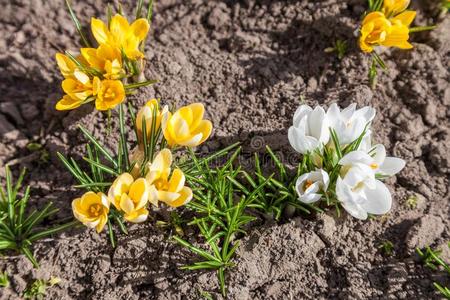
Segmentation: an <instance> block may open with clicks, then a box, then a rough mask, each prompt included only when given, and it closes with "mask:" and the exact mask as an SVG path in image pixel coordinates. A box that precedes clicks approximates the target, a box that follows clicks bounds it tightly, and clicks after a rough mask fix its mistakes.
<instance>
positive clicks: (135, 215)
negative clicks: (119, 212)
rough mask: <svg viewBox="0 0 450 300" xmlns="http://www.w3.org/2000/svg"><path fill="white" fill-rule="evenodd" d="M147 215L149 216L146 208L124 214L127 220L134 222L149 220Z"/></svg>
mask: <svg viewBox="0 0 450 300" xmlns="http://www.w3.org/2000/svg"><path fill="white" fill-rule="evenodd" d="M147 217H148V210H147V209H146V208H141V209H139V210H135V211H133V212H131V213H130V214H125V215H124V218H125V220H127V221H129V222H132V223H142V222H144V221H145V220H147Z"/></svg>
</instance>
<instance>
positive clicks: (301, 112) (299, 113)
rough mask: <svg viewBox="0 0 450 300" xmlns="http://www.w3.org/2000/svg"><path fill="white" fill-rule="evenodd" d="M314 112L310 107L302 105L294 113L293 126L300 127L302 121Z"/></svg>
mask: <svg viewBox="0 0 450 300" xmlns="http://www.w3.org/2000/svg"><path fill="white" fill-rule="evenodd" d="M311 111H312V108H311V107H310V106H309V105H300V106H299V108H297V110H296V111H295V113H294V118H293V125H294V126H295V127H298V124H299V123H300V121H301V120H302V119H303V118H304V117H305V116H307V115H308V114H309V113H310V112H311Z"/></svg>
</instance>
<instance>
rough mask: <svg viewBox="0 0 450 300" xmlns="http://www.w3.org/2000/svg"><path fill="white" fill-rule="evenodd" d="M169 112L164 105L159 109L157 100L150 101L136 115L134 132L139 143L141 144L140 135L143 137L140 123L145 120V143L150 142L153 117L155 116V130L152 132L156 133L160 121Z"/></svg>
mask: <svg viewBox="0 0 450 300" xmlns="http://www.w3.org/2000/svg"><path fill="white" fill-rule="evenodd" d="M168 112H169V108H168V106H167V105H164V107H163V108H162V109H160V105H159V101H158V100H157V99H151V100H150V101H148V102H147V103H146V104H145V105H144V106H143V107H142V108H141V109H140V110H139V112H138V113H137V115H136V131H137V134H138V140H139V143H142V139H143V138H142V135H143V131H144V130H143V128H142V123H143V120H145V127H146V128H145V131H146V133H147V141H149V140H150V134H151V132H152V124H153V116H154V115H155V116H156V120H155V129H154V132H155V133H156V132H157V131H158V129H159V128H160V127H161V121H162V119H163V118H164V117H165V116H166V115H167V113H168Z"/></svg>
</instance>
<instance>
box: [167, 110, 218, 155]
mask: <svg viewBox="0 0 450 300" xmlns="http://www.w3.org/2000/svg"><path fill="white" fill-rule="evenodd" d="M204 112H205V108H204V106H203V104H201V103H193V104H191V105H188V106H184V107H181V108H180V109H179V110H178V111H176V112H175V113H174V114H173V115H172V114H171V113H170V112H169V113H168V114H167V117H166V118H163V120H162V123H163V133H164V137H165V139H166V141H167V143H168V144H169V146H171V147H172V146H174V145H180V146H187V147H195V146H198V145H200V144H201V143H203V142H204V141H205V140H206V139H207V138H208V137H209V136H210V134H211V131H212V123H211V121H208V120H203V114H204Z"/></svg>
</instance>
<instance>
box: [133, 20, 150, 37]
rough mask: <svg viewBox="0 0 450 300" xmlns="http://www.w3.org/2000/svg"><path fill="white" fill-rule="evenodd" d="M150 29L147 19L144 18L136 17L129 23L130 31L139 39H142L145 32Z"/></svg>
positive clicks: (145, 34)
mask: <svg viewBox="0 0 450 300" xmlns="http://www.w3.org/2000/svg"><path fill="white" fill-rule="evenodd" d="M149 29H150V25H149V24H148V21H147V20H146V19H144V18H140V19H137V20H136V21H134V22H133V24H131V31H132V32H133V35H134V36H135V37H137V38H138V39H139V40H140V41H143V40H144V39H145V37H146V36H147V33H148V31H149Z"/></svg>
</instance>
